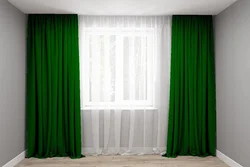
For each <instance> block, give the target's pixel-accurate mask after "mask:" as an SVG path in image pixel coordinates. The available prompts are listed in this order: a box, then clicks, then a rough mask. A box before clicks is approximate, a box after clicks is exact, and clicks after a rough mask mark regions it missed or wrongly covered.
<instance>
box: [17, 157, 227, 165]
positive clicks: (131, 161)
mask: <svg viewBox="0 0 250 167" xmlns="http://www.w3.org/2000/svg"><path fill="white" fill-rule="evenodd" d="M16 167H228V166H227V165H226V164H225V163H224V162H222V161H221V160H219V159H218V158H216V157H206V158H199V157H185V156H180V157H177V158H165V157H161V156H159V155H143V156H88V157H85V158H82V159H70V158H48V159H36V158H30V159H24V160H23V161H22V162H20V163H19V164H18V165H17V166H16Z"/></svg>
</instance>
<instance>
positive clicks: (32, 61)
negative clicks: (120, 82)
mask: <svg viewBox="0 0 250 167" xmlns="http://www.w3.org/2000/svg"><path fill="white" fill-rule="evenodd" d="M79 76H80V75H79V48H78V16H77V15H29V16H28V37H27V104H26V108H27V144H26V147H27V157H28V158H29V157H37V158H46V157H55V156H59V157H61V156H70V157H71V158H80V157H82V155H81V124H80V120H81V116H80V80H79Z"/></svg>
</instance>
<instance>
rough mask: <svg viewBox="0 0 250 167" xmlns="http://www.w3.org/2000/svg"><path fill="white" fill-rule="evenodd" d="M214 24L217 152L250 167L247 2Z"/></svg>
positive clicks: (249, 5)
mask: <svg viewBox="0 0 250 167" xmlns="http://www.w3.org/2000/svg"><path fill="white" fill-rule="evenodd" d="M214 23H215V55H216V89H217V90H216V91H217V149H218V150H219V151H220V152H222V153H224V154H226V155H227V156H229V157H230V158H231V159H233V160H235V161H236V162H238V163H240V164H241V165H242V166H244V167H249V166H250V0H239V1H238V2H236V3H234V4H233V5H232V6H230V7H229V8H228V9H226V10H225V11H223V12H222V13H220V14H219V15H217V16H216V17H215V19H214Z"/></svg>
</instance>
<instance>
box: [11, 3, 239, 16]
mask: <svg viewBox="0 0 250 167" xmlns="http://www.w3.org/2000/svg"><path fill="white" fill-rule="evenodd" d="M9 1H10V2H11V3H12V4H13V5H14V6H16V7H17V8H18V9H20V10H21V11H22V12H24V13H77V14H80V15H172V14H199V15H216V14H218V13H220V12H221V11H223V10H224V9H225V8H227V7H228V6H230V5H231V4H233V3H234V2H235V1H237V0H9Z"/></svg>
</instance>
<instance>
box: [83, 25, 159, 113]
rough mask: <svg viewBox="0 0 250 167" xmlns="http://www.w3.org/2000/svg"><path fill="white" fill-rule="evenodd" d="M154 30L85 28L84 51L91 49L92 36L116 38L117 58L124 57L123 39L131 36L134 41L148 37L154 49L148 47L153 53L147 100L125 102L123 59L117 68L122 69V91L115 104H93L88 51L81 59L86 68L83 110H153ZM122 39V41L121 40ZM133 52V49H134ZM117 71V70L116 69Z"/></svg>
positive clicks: (148, 67) (149, 69)
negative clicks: (90, 39) (90, 40)
mask: <svg viewBox="0 0 250 167" xmlns="http://www.w3.org/2000/svg"><path fill="white" fill-rule="evenodd" d="M153 30H154V28H85V30H84V33H85V37H86V40H85V41H84V49H87V48H88V47H89V43H88V42H89V38H90V36H94V35H95V36H100V35H102V36H104V41H105V39H106V37H108V36H110V35H114V36H116V39H118V40H116V42H117V43H116V54H115V55H116V56H123V49H122V46H123V43H122V42H123V37H124V36H126V37H127V36H129V37H131V38H133V39H135V38H134V37H136V36H139V37H143V36H146V37H147V38H151V39H150V41H151V44H152V47H148V48H147V49H148V51H147V52H148V53H152V55H151V56H148V57H147V58H148V61H147V63H148V62H151V63H148V64H147V74H146V75H147V81H146V83H147V100H123V77H122V75H119V74H123V63H122V61H121V60H122V59H116V60H120V62H119V61H116V66H115V67H120V68H119V72H116V81H119V82H116V85H115V87H116V90H121V91H119V92H116V96H115V101H114V102H91V101H90V99H89V97H90V87H89V86H90V85H89V78H90V76H89V75H90V71H89V68H90V67H89V62H90V60H89V49H87V54H86V55H83V56H84V57H83V59H82V58H81V65H82V66H83V67H84V68H81V69H83V70H84V71H83V72H81V78H82V79H83V80H84V81H82V82H81V90H82V91H83V92H82V108H83V109H93V108H98V109H100V108H101V109H126V108H129V109H131V108H135V109H136V108H153V98H152V97H153V90H154V88H153V76H152V75H153V50H154V49H155V48H154V47H155V45H154V42H153ZM119 39H120V40H119ZM151 49H152V50H151ZM132 50H133V49H132ZM116 70H117V68H116Z"/></svg>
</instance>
